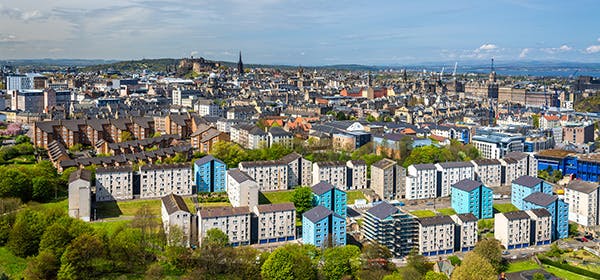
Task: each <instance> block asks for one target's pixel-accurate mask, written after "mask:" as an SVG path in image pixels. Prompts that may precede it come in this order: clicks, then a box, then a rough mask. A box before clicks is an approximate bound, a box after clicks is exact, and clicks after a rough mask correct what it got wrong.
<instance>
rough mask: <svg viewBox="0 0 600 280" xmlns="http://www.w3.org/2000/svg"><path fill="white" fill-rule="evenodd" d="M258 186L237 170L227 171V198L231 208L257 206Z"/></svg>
mask: <svg viewBox="0 0 600 280" xmlns="http://www.w3.org/2000/svg"><path fill="white" fill-rule="evenodd" d="M258 190H259V186H258V184H257V183H256V181H254V180H253V179H252V178H251V177H250V176H249V175H248V174H246V173H245V172H243V171H241V170H239V169H229V170H227V196H228V197H229V202H230V203H231V205H232V206H233V207H242V206H248V207H250V208H253V207H254V206H256V205H258Z"/></svg>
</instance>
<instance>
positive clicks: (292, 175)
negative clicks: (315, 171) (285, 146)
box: [280, 152, 313, 188]
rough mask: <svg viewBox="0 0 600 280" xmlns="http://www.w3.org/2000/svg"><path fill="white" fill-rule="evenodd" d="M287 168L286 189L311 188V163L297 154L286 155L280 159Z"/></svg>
mask: <svg viewBox="0 0 600 280" xmlns="http://www.w3.org/2000/svg"><path fill="white" fill-rule="evenodd" d="M280 161H281V162H282V163H285V164H286V165H287V166H288V171H287V173H288V187H289V188H292V187H295V186H312V185H313V184H312V162H310V161H309V160H307V159H305V158H303V157H302V156H301V155H299V154H297V153H295V152H294V153H291V154H288V155H286V156H284V157H282V158H281V159H280Z"/></svg>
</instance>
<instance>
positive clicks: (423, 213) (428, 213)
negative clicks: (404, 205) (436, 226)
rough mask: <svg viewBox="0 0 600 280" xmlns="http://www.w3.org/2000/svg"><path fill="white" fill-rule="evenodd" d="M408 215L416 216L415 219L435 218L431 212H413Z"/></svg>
mask: <svg viewBox="0 0 600 280" xmlns="http://www.w3.org/2000/svg"><path fill="white" fill-rule="evenodd" d="M410 213H411V214H413V215H415V216H417V218H426V217H433V216H435V213H434V212H433V211H431V210H415V211H412V212H410Z"/></svg>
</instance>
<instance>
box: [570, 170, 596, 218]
mask: <svg viewBox="0 0 600 280" xmlns="http://www.w3.org/2000/svg"><path fill="white" fill-rule="evenodd" d="M599 196H600V191H599V188H598V184H597V183H589V182H582V181H572V182H571V183H569V185H567V186H566V187H565V202H566V203H568V204H569V221H572V222H575V223H577V224H580V225H582V226H584V227H590V226H597V225H598V224H599V221H600V217H599V214H600V212H599V209H600V201H599Z"/></svg>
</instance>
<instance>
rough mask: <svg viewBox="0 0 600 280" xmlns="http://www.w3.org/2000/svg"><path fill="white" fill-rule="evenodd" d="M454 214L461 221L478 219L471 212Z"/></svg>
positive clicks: (475, 220)
mask: <svg viewBox="0 0 600 280" xmlns="http://www.w3.org/2000/svg"><path fill="white" fill-rule="evenodd" d="M456 216H457V217H458V218H459V219H460V220H461V221H463V222H477V221H478V219H477V217H475V215H473V213H466V214H457V215H456Z"/></svg>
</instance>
